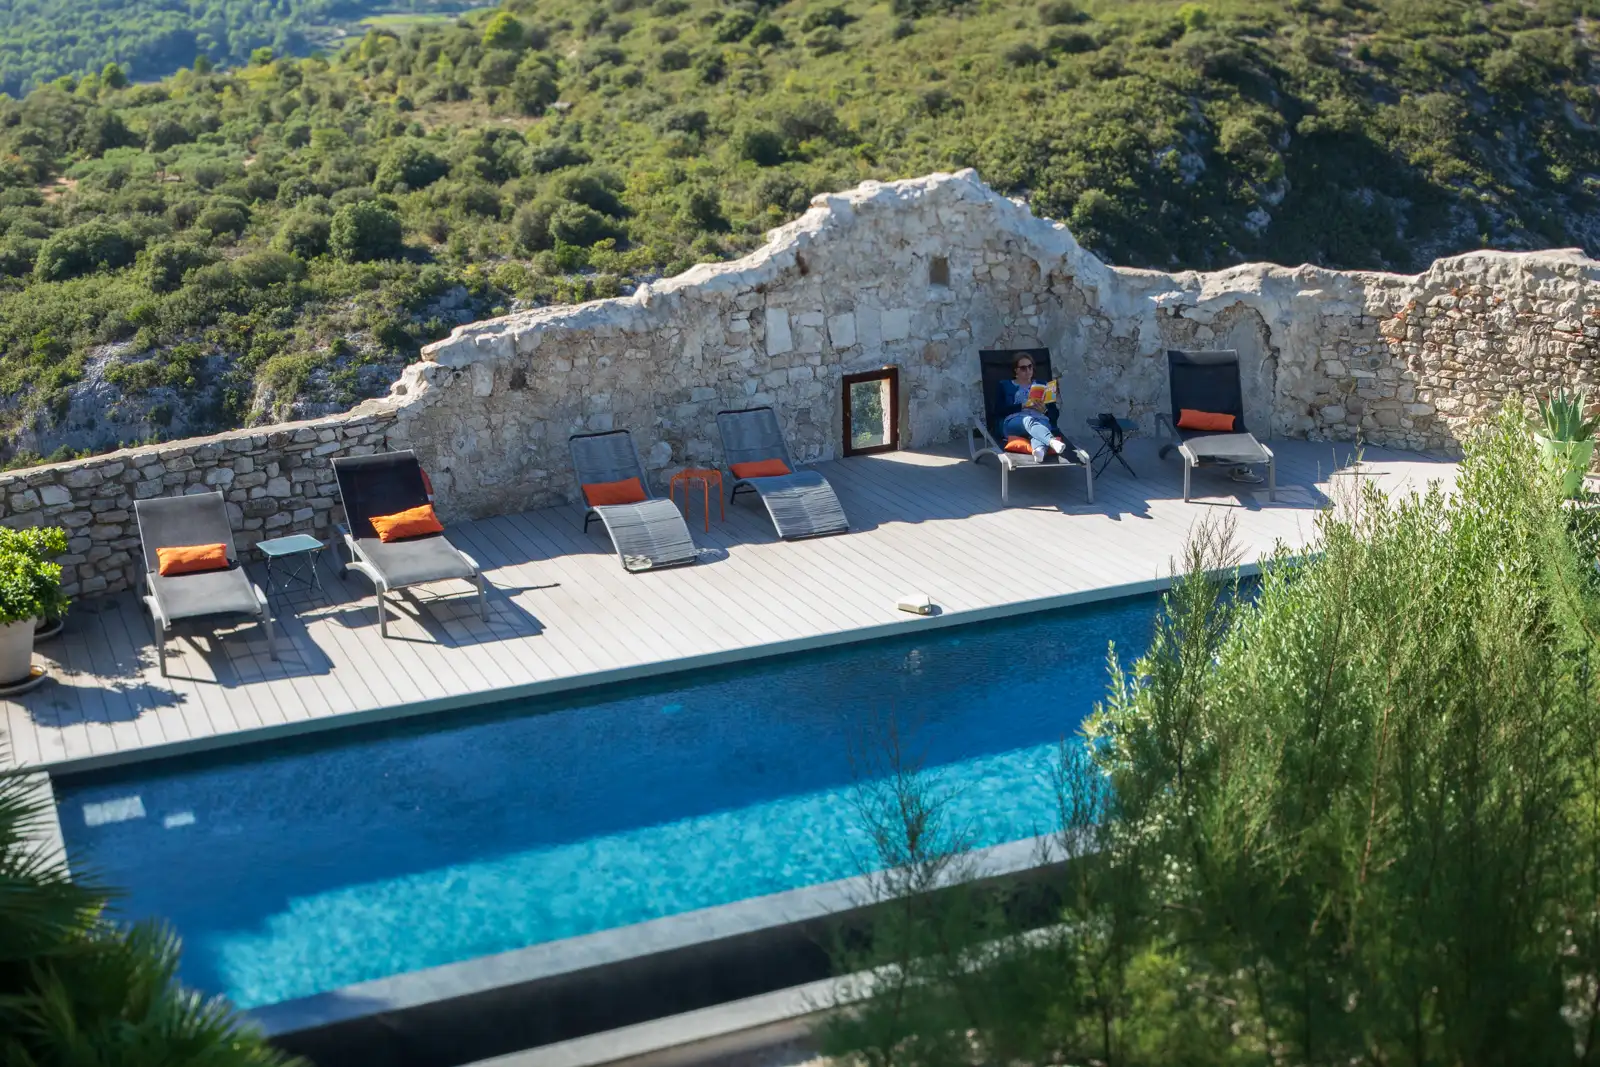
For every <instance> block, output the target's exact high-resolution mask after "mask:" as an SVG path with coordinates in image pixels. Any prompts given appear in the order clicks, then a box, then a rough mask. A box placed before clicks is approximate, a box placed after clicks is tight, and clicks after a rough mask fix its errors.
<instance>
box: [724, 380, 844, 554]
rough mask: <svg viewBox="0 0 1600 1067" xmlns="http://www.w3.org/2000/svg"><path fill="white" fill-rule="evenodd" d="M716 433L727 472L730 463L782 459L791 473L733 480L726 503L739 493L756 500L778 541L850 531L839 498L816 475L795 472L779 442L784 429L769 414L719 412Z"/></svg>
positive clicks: (767, 410) (765, 410) (761, 410)
mask: <svg viewBox="0 0 1600 1067" xmlns="http://www.w3.org/2000/svg"><path fill="white" fill-rule="evenodd" d="M717 433H719V434H720V435H721V436H722V454H723V457H724V458H725V459H726V460H727V461H728V467H729V469H730V470H731V469H732V467H733V465H734V464H735V463H758V462H760V461H761V460H764V459H781V460H783V462H784V464H785V465H787V466H788V468H789V470H790V471H792V472H793V473H791V474H779V475H774V476H771V477H767V478H740V477H739V476H738V475H734V481H733V490H732V492H730V493H729V494H728V499H729V500H730V501H732V500H737V499H738V497H739V493H740V492H741V491H749V492H754V493H755V494H756V495H757V496H758V497H760V498H761V502H762V503H763V504H765V505H766V506H767V514H768V515H770V516H772V525H773V526H775V527H777V530H778V536H779V537H781V538H782V539H783V540H785V541H794V540H797V539H799V538H802V537H825V536H827V535H828V534H839V533H845V532H847V531H848V530H849V529H850V522H849V520H848V519H846V518H845V517H844V508H842V507H840V506H839V497H838V496H837V495H836V494H835V493H834V491H833V486H831V485H829V484H828V480H827V479H826V478H824V477H823V476H822V475H820V474H818V473H817V472H816V471H803V470H800V469H799V468H797V467H796V466H795V464H794V460H793V458H791V457H790V455H789V446H788V444H787V443H785V441H784V439H783V428H782V427H780V426H779V425H778V415H777V413H776V412H774V411H773V410H772V409H771V408H746V409H745V410H743V411H719V412H717Z"/></svg>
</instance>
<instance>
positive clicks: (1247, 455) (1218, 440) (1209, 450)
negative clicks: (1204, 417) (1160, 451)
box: [1183, 433, 1268, 463]
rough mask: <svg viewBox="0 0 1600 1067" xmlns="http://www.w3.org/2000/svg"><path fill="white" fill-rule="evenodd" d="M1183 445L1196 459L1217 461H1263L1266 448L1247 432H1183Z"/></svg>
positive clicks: (1265, 458)
mask: <svg viewBox="0 0 1600 1067" xmlns="http://www.w3.org/2000/svg"><path fill="white" fill-rule="evenodd" d="M1183 444H1184V447H1186V448H1188V450H1189V451H1190V452H1192V453H1193V454H1194V456H1195V458H1196V459H1200V460H1214V461H1216V462H1219V463H1265V462H1266V461H1267V459H1268V456H1267V450H1266V449H1265V448H1263V447H1262V445H1261V442H1260V441H1257V440H1256V439H1255V436H1254V435H1253V434H1248V433H1213V434H1195V435H1193V436H1190V435H1189V434H1183Z"/></svg>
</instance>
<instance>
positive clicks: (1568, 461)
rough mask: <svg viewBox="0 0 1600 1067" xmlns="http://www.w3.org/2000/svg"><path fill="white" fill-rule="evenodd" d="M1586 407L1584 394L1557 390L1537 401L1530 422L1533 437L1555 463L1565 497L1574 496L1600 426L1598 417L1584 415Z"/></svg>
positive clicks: (1590, 457) (1580, 484)
mask: <svg viewBox="0 0 1600 1067" xmlns="http://www.w3.org/2000/svg"><path fill="white" fill-rule="evenodd" d="M1588 407H1589V395H1588V394H1587V393H1568V392H1567V391H1566V390H1565V389H1558V390H1557V391H1556V393H1555V395H1554V396H1550V397H1546V398H1545V399H1543V400H1541V401H1539V417H1538V419H1536V420H1535V421H1534V423H1533V436H1534V439H1535V440H1537V441H1538V442H1539V447H1540V449H1542V450H1543V452H1544V454H1545V455H1546V456H1548V457H1549V458H1550V461H1551V462H1552V463H1553V464H1555V467H1556V470H1557V472H1558V473H1559V474H1560V475H1561V480H1562V488H1563V490H1564V491H1565V493H1566V495H1567V496H1576V495H1577V492H1578V489H1579V488H1580V487H1581V486H1582V485H1583V476H1584V474H1585V473H1586V472H1587V471H1588V470H1589V461H1590V460H1591V459H1592V458H1593V457H1594V435H1595V430H1596V429H1600V418H1594V417H1592V416H1590V415H1588V414H1586V412H1587V410H1588Z"/></svg>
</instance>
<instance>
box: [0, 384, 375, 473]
mask: <svg viewBox="0 0 1600 1067" xmlns="http://www.w3.org/2000/svg"><path fill="white" fill-rule="evenodd" d="M395 414H396V411H395V405H394V404H392V403H389V402H385V401H378V402H374V401H370V400H369V401H366V402H364V403H362V404H360V405H358V406H356V407H354V408H352V409H351V410H349V411H341V412H337V413H335V414H332V415H319V416H318V417H316V418H314V419H300V420H298V421H296V422H274V423H268V424H266V425H264V426H246V427H243V428H241V429H237V430H224V431H222V432H221V433H214V434H208V435H206V436H204V437H180V438H176V439H174V440H171V441H156V442H152V443H150V444H143V445H131V446H129V447H127V448H119V449H117V450H116V451H115V452H102V453H100V454H98V455H94V456H84V457H82V458H81V459H68V460H60V461H58V462H54V463H38V464H35V465H33V466H31V467H17V468H15V469H13V470H8V471H0V484H4V483H6V482H8V481H14V480H18V479H25V478H30V477H33V476H36V475H38V474H39V473H40V472H42V471H55V472H58V473H63V474H64V473H66V472H67V471H72V470H81V469H83V468H86V467H98V466H101V465H103V464H106V463H122V462H126V461H128V460H131V459H136V458H139V457H141V456H149V455H155V454H157V453H161V452H172V451H179V452H183V451H189V450H192V449H196V448H202V447H204V446H206V445H212V444H221V443H224V442H227V441H238V440H240V439H242V438H250V437H257V436H263V437H264V436H266V435H269V434H277V433H293V432H294V431H296V430H305V429H310V430H323V429H329V428H332V427H339V426H344V425H347V424H349V423H353V422H362V421H365V420H367V419H371V420H374V421H378V420H381V419H384V418H392V417H393V416H394V415H395Z"/></svg>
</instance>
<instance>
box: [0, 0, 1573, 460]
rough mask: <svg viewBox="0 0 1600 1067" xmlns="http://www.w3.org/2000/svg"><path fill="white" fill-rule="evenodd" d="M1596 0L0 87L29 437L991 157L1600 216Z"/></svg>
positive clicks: (574, 287) (618, 36)
mask: <svg viewBox="0 0 1600 1067" xmlns="http://www.w3.org/2000/svg"><path fill="white" fill-rule="evenodd" d="M1597 16H1600V0H1505V2H1501V0H1489V2H1483V0H1473V2H1468V0H1287V2H1285V0H1212V2H1209V3H1183V4H1178V3H1172V2H1167V0H1093V2H1091V0H1081V2H1076V3H1074V2H1071V0H1046V2H1045V3H1043V4H1036V3H1033V2H1031V0H1030V2H1027V3H1021V2H1016V0H981V2H980V0H971V2H967V3H963V2H960V0H890V2H887V3H867V2H865V0H793V2H790V3H785V4H777V5H774V4H772V3H769V2H765V0H738V2H735V3H732V4H729V3H723V2H720V0H655V2H654V3H651V4H648V5H645V4H642V3H640V2H639V0H610V2H609V3H608V4H603V5H597V4H596V3H594V2H593V0H584V2H581V3H580V2H576V0H511V2H509V3H508V4H507V5H506V6H505V7H503V8H501V9H499V10H485V11H481V12H476V13H474V14H472V15H471V16H469V17H467V18H465V19H462V20H458V21H456V22H453V23H443V24H439V23H435V24H418V25H413V26H410V27H407V28H404V29H403V30H400V31H390V30H384V29H374V30H373V31H372V32H370V33H368V34H367V36H366V37H365V38H364V39H362V40H360V42H359V43H358V44H356V45H354V46H353V47H351V48H349V49H347V50H345V51H344V52H342V53H341V54H340V55H339V56H337V57H336V58H334V59H331V60H329V59H320V58H313V59H293V58H283V59H273V58H271V57H270V56H269V55H266V54H258V55H257V56H256V58H255V60H254V61H252V63H251V64H249V65H247V66H243V67H240V68H237V69H233V70H199V71H185V72H183V73H180V74H179V75H177V76H175V77H173V78H170V79H168V80H166V81H164V82H160V83H151V84H128V83H127V81H126V79H125V78H123V77H122V76H120V74H119V73H118V72H116V71H110V72H107V74H106V75H105V76H98V75H97V76H91V77H87V78H84V79H82V80H81V81H77V82H71V81H66V82H58V83H56V84H52V85H50V86H47V87H45V88H42V89H38V90H36V91H34V92H33V93H31V94H30V95H28V96H27V97H26V98H25V99H23V100H21V101H12V100H6V99H4V98H0V438H3V445H0V449H3V457H4V459H5V460H6V461H7V462H9V463H11V464H13V465H15V464H18V463H22V462H27V461H29V460H30V459H33V458H36V457H37V456H39V455H50V454H53V453H59V452H62V451H92V450H101V449H106V448H111V447H114V446H116V445H117V444H119V443H126V442H129V441H134V440H141V439H150V438H162V437H171V436H179V435H182V434H189V433H196V432H203V431H206V430H211V429H218V428H223V427H229V426H237V425H242V424H247V423H254V422H261V421H266V420H271V419H277V418H284V417H289V416H295V415H307V414H314V413H317V412H320V411H326V410H331V409H335V408H340V407H344V406H347V405H349V404H351V403H353V402H354V401H355V400H357V399H359V398H361V397H364V396H369V395H374V394H376V393H380V392H382V391H384V390H385V389H386V388H387V385H388V383H389V381H390V380H392V378H393V377H394V375H395V374H396V373H397V371H398V368H399V367H400V366H402V365H403V364H404V363H405V362H407V361H408V360H410V359H412V358H414V357H415V354H416V351H417V348H418V347H419V345H421V344H423V343H426V342H427V341H429V340H432V339H435V338H437V337H440V336H442V335H444V334H445V333H446V332H448V330H449V329H450V328H451V327H452V326H454V325H456V324H457V323H460V322H464V321H470V320H472V319H474V318H479V317H482V316H485V315H489V314H495V313H498V312H501V311H504V310H509V309H512V308H515V307H519V306H529V305H536V304H543V303H551V302H569V301H578V300H585V299H591V298H594V297H600V296H607V295H614V294H618V293H622V292H626V291H628V290H629V289H630V287H631V286H633V285H634V284H636V283H637V282H639V281H640V280H644V279H648V278H652V277H658V276H660V275H663V274H670V273H675V272H677V271H679V270H682V269H684V268H685V267H687V266H688V265H690V264H692V263H694V262H696V261H698V260H705V259H715V258H726V257H730V256H736V255H739V254H741V253H743V252H745V251H748V250H749V249H750V248H752V247H754V246H755V245H756V244H758V243H759V242H760V241H761V239H762V234H763V233H764V232H765V231H766V230H767V229H768V228H769V227H771V226H773V225H775V224H777V223H780V222H782V221H784V220H786V219H788V218H791V217H793V216H794V215H795V214H797V213H798V212H800V211H802V210H804V208H805V206H806V204H807V202H808V200H809V198H810V196H811V195H812V194H814V193H816V192H819V191H823V190H831V189H839V188H844V187H847V186H850V185H854V184H855V183H857V182H859V181H860V180H862V179H864V178H871V177H879V178H892V177H904V176H907V175H913V174H919V173H924V172H928V171H932V170H937V169H953V168H957V167H961V166H974V167H976V168H977V169H978V171H979V172H980V174H982V176H983V177H984V178H985V179H986V180H988V181H989V182H990V183H991V184H993V185H995V186H996V187H998V188H1000V189H1003V190H1005V191H1007V192H1009V193H1011V194H1012V195H1016V196H1022V197H1026V198H1028V199H1029V200H1030V201H1031V202H1032V204H1033V207H1034V209H1035V210H1036V211H1038V212H1039V213H1041V214H1045V215H1049V216H1051V217H1055V218H1059V219H1061V220H1063V221H1065V222H1067V223H1068V224H1069V225H1070V226H1071V227H1072V228H1073V231H1074V232H1075V233H1076V234H1077V235H1078V237H1079V238H1080V240H1082V241H1083V242H1084V243H1085V244H1086V245H1087V246H1088V247H1090V248H1092V249H1094V250H1095V251H1096V252H1097V253H1099V254H1100V255H1101V256H1102V257H1104V258H1106V259H1109V260H1110V261H1112V262H1115V263H1119V264H1126V265H1133V266H1146V267H1155V268H1162V269H1173V268H1178V267H1195V268H1211V267H1218V266H1224V265H1227V264H1229V263H1233V262H1238V261H1241V260H1246V259H1267V260H1274V261H1277V262H1281V263H1289V264H1294V263H1299V262H1303V261H1311V262H1317V263H1321V264H1324V265H1328V266H1335V267H1365V268H1381V269H1392V270H1415V269H1418V268H1420V267H1422V266H1424V265H1425V264H1426V263H1427V262H1428V261H1429V260H1430V259H1432V258H1433V257H1434V256H1437V255H1441V254H1446V253H1451V252H1457V251H1463V250H1467V249H1471V248H1477V247H1481V246H1492V247H1500V248H1512V249H1519V248H1536V247H1552V246H1570V245H1582V246H1585V247H1587V248H1590V249H1593V248H1595V247H1596V246H1597V245H1600V200H1597V194H1600V133H1597V132H1596V124H1597V123H1600V90H1597V86H1600V66H1597V65H1596V63H1595V62H1594V61H1593V60H1592V58H1591V52H1592V48H1593V43H1592V34H1593V23H1592V22H1591V19H1593V18H1595V17H1597Z"/></svg>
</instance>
